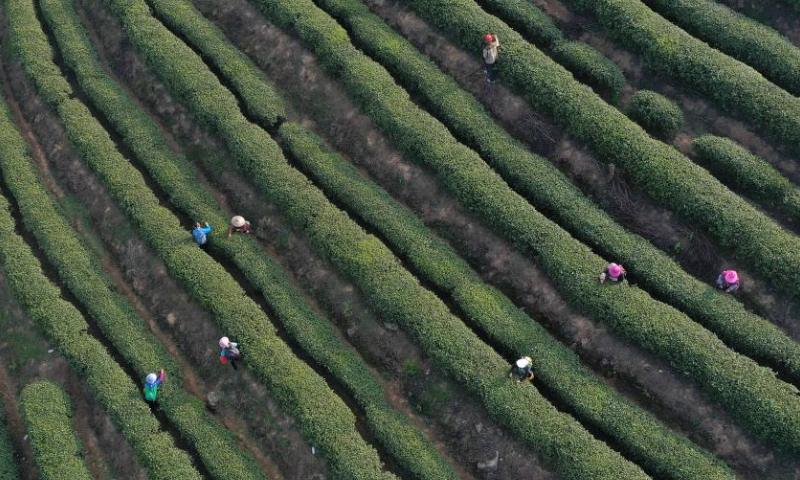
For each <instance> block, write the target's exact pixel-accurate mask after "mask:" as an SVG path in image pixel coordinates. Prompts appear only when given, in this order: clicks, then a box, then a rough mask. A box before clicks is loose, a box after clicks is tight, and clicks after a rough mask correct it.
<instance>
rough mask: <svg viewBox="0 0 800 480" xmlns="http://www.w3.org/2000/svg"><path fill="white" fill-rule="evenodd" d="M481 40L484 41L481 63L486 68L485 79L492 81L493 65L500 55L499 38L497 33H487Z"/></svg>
mask: <svg viewBox="0 0 800 480" xmlns="http://www.w3.org/2000/svg"><path fill="white" fill-rule="evenodd" d="M483 40H484V41H485V42H486V46H485V47H483V65H484V67H485V70H486V81H487V82H489V83H494V65H495V63H497V58H498V57H499V56H500V51H499V47H500V40H499V39H498V38H497V35H495V34H491V33H487V34H486V36H485V37H483Z"/></svg>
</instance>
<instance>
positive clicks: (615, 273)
mask: <svg viewBox="0 0 800 480" xmlns="http://www.w3.org/2000/svg"><path fill="white" fill-rule="evenodd" d="M627 274H628V272H627V271H625V268H624V267H623V266H622V265H618V264H616V263H609V264H608V266H607V267H606V269H605V270H603V273H601V274H600V283H605V282H606V280H608V281H610V282H615V283H622V282H624V281H625V276H626V275H627Z"/></svg>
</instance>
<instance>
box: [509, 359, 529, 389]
mask: <svg viewBox="0 0 800 480" xmlns="http://www.w3.org/2000/svg"><path fill="white" fill-rule="evenodd" d="M514 377H517V383H522V382H528V383H531V382H533V378H534V374H533V360H532V359H531V357H522V358H520V359H519V360H517V361H516V362H515V363H514V364H513V365H511V370H510V371H509V372H508V378H514Z"/></svg>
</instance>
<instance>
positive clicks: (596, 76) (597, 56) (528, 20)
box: [479, 0, 625, 102]
mask: <svg viewBox="0 0 800 480" xmlns="http://www.w3.org/2000/svg"><path fill="white" fill-rule="evenodd" d="M479 1H480V3H481V5H483V6H484V7H485V8H486V9H487V10H488V11H489V12H492V13H493V14H494V15H497V16H498V17H500V18H503V19H505V20H506V21H507V22H508V23H509V24H510V25H512V26H513V27H514V28H515V29H517V30H519V31H520V32H522V34H523V35H525V36H526V37H527V38H528V39H529V40H530V41H532V42H534V43H535V44H536V45H537V46H539V48H543V49H546V50H547V51H549V52H550V54H551V57H553V59H554V60H555V61H556V62H558V63H560V64H561V65H563V66H564V67H565V68H566V69H567V70H569V71H571V72H572V73H573V74H575V77H576V78H578V79H579V80H580V81H583V82H587V83H589V84H594V85H597V86H599V87H600V88H601V89H602V90H604V91H607V92H609V93H610V94H611V98H612V100H613V101H615V102H616V101H617V98H618V97H619V93H620V91H621V90H622V87H624V86H625V75H624V74H623V73H622V70H620V68H619V67H618V66H617V65H616V64H614V62H612V61H611V60H609V59H608V58H606V57H605V56H604V55H603V54H602V53H600V52H598V51H597V50H596V49H595V48H594V47H592V46H590V45H588V44H586V43H584V42H571V41H567V40H565V39H564V38H563V34H562V33H561V30H559V29H558V27H556V25H555V24H554V23H553V21H552V20H550V17H548V16H547V14H546V13H544V12H543V11H542V9H541V8H539V7H538V6H536V5H534V4H533V3H531V2H530V1H528V0H479ZM553 30H555V32H557V33H555V32H553ZM500 50H501V55H500V58H501V59H502V58H503V55H502V50H503V49H502V47H501V49H500Z"/></svg>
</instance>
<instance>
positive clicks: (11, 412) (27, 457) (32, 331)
mask: <svg viewBox="0 0 800 480" xmlns="http://www.w3.org/2000/svg"><path fill="white" fill-rule="evenodd" d="M0 299H2V300H3V301H2V302H0V326H2V330H3V338H4V341H3V342H0V358H2V364H3V368H2V372H1V373H0V388H1V389H2V393H3V401H4V407H5V409H6V413H7V415H8V417H9V427H10V433H11V435H12V440H13V441H14V444H15V446H16V450H17V452H18V459H19V461H20V468H21V473H22V478H23V479H26V480H33V479H35V478H38V471H37V469H36V467H35V465H34V463H33V453H32V451H31V447H30V443H29V442H28V441H27V434H26V432H25V429H24V426H23V424H22V421H21V418H20V415H19V412H18V410H17V405H16V400H17V398H18V396H19V394H20V392H21V390H22V389H23V388H24V387H25V386H26V385H28V384H30V383H33V382H36V381H39V380H50V381H52V382H54V383H57V384H58V385H60V386H61V387H62V388H64V389H65V391H66V392H67V394H68V395H69V396H70V400H71V402H72V409H73V428H74V429H75V431H76V432H77V434H78V436H79V438H80V440H81V443H82V445H83V448H84V452H83V454H84V458H85V460H86V463H87V466H88V467H89V470H90V472H91V473H92V475H93V477H94V478H96V479H98V480H101V479H107V478H122V477H120V476H118V474H117V473H115V472H126V475H125V476H124V478H126V479H127V478H130V479H132V480H136V479H139V480H144V479H145V475H144V471H143V470H142V468H141V466H140V465H139V463H138V460H137V458H136V456H135V454H134V452H133V450H132V449H131V448H130V446H129V445H128V443H127V441H126V440H125V438H124V437H123V436H122V435H121V434H120V433H119V432H118V431H117V429H116V428H115V427H114V426H113V423H112V422H111V419H110V417H109V416H108V415H107V414H106V413H105V411H104V410H103V409H102V408H101V407H100V406H99V405H98V404H97V403H95V402H94V399H93V397H92V395H91V394H90V393H89V391H88V390H87V389H86V387H85V384H84V383H83V382H82V381H81V379H80V378H79V377H78V376H77V375H75V374H74V373H73V372H72V370H70V368H69V367H68V365H67V363H66V362H65V361H64V359H63V357H61V355H60V354H59V353H58V352H57V351H55V350H54V349H53V347H52V346H50V345H49V343H48V342H47V341H45V340H44V339H43V338H42V337H41V335H40V334H39V332H38V330H37V329H36V328H35V326H34V324H33V321H32V320H30V318H29V317H28V316H27V315H26V314H25V313H24V312H23V311H22V309H21V308H20V306H19V304H18V303H17V302H16V300H15V299H14V298H13V296H11V293H10V292H9V290H8V286H7V282H6V278H5V276H4V275H3V273H2V271H0ZM127 473H129V474H130V475H127Z"/></svg>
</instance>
